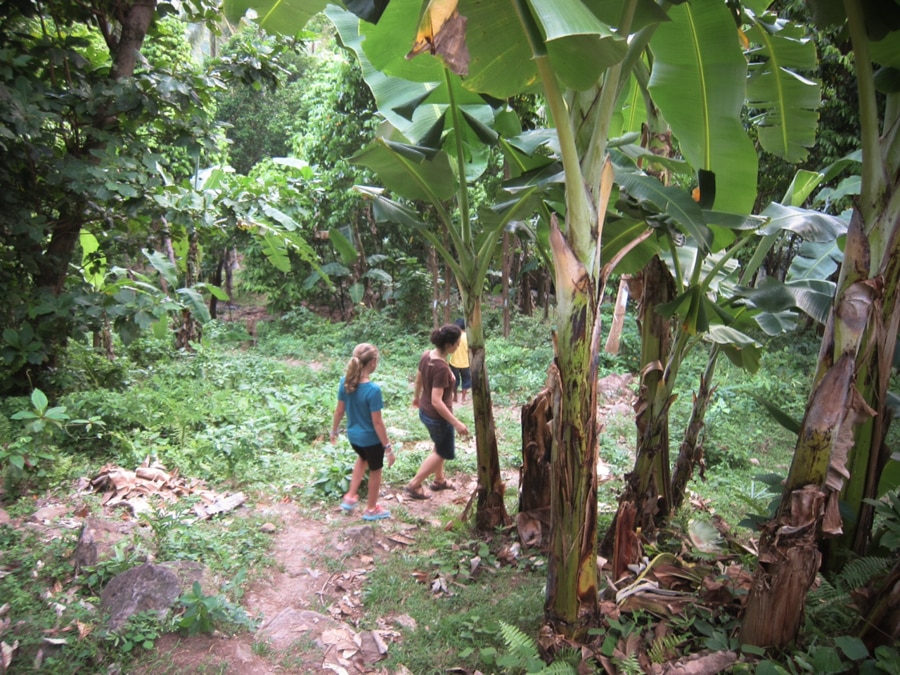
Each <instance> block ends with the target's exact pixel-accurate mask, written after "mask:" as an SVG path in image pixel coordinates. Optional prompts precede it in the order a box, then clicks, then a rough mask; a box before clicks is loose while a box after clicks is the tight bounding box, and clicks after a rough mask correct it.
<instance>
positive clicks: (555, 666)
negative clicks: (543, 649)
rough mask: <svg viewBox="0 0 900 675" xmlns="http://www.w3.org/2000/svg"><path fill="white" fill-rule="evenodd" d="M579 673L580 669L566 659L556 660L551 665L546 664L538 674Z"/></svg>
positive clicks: (571, 674)
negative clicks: (576, 668)
mask: <svg viewBox="0 0 900 675" xmlns="http://www.w3.org/2000/svg"><path fill="white" fill-rule="evenodd" d="M577 673H578V671H577V670H575V668H574V667H573V666H572V665H571V664H569V663H566V662H565V661H554V662H553V663H551V664H550V665H549V666H545V667H544V668H543V670H540V671H538V672H537V674H536V675H577ZM529 675H531V673H529Z"/></svg>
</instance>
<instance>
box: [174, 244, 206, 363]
mask: <svg viewBox="0 0 900 675" xmlns="http://www.w3.org/2000/svg"><path fill="white" fill-rule="evenodd" d="M199 259H200V250H199V247H198V245H197V232H196V231H192V232H191V233H190V235H189V236H188V255H187V265H186V266H185V269H186V272H185V278H184V286H185V288H190V287H191V286H193V285H194V282H195V281H196V279H197V272H198V270H199V268H200V265H199ZM202 333H203V329H202V327H201V326H200V323H199V322H198V321H197V319H195V318H194V315H193V314H191V311H190V310H189V309H186V308H185V309H182V310H181V325H180V326H179V327H178V330H177V331H176V332H175V347H176V348H177V349H187V350H190V351H192V350H193V349H194V348H193V346H192V345H191V343H192V342H199V341H200V338H201V336H202Z"/></svg>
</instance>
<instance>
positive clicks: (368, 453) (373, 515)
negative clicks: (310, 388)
mask: <svg viewBox="0 0 900 675" xmlns="http://www.w3.org/2000/svg"><path fill="white" fill-rule="evenodd" d="M377 367H378V348H377V347H376V346H375V345H372V344H369V343H367V342H364V343H362V344H359V345H356V348H355V349H354V350H353V356H351V357H350V361H348V363H347V370H346V372H345V373H344V377H342V378H341V382H340V384H339V385H338V402H337V407H336V408H335V409H334V420H333V421H332V424H331V442H332V443H334V442H335V441H336V440H337V435H338V428H339V426H340V424H341V419H342V418H343V417H344V413H345V412H346V413H347V439H348V440H349V441H350V445H351V446H352V447H353V450H354V451H356V454H357V457H356V464H354V466H353V475H352V477H351V479H350V489H349V490H348V491H347V494H345V495H344V498H343V499H342V500H341V508H342V509H344V510H345V511H350V510H352V509H353V507H354V506H356V503H357V502H358V501H359V494H358V491H359V487H360V485H361V484H362V479H363V475H364V474H365V472H366V469H367V468H368V470H369V492H368V500H367V502H368V503H367V508H366V510H365V511H363V520H381V519H382V518H390V517H391V513H390V511H388V510H387V509H385V508H384V507H382V506H380V505H379V504H378V491H379V489H380V488H381V470H382V467H383V466H384V459H385V456H387V464H388V467H391V466H393V464H394V452H393V448H392V447H391V443H390V441H389V440H388V437H387V429H386V428H385V426H384V421H383V420H382V419H381V409H382V408H383V407H384V403H383V401H382V398H381V387H379V386H378V385H377V384H375V383H374V382H372V381H371V380H370V379H369V377H370V376H371V374H372V373H373V372H375V368H377Z"/></svg>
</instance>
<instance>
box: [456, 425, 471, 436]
mask: <svg viewBox="0 0 900 675" xmlns="http://www.w3.org/2000/svg"><path fill="white" fill-rule="evenodd" d="M456 432H457V433H458V434H459V435H460V436H468V435H469V427H467V426H466V425H465V424H463V423H462V422H460V423H459V426H458V427H456Z"/></svg>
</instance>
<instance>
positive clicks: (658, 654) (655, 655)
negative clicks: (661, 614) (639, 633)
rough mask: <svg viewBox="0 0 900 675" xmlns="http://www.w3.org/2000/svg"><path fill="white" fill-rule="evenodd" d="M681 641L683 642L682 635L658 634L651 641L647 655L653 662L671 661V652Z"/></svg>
mask: <svg viewBox="0 0 900 675" xmlns="http://www.w3.org/2000/svg"><path fill="white" fill-rule="evenodd" d="M682 642H684V640H683V639H682V637H681V636H680V635H676V634H675V633H669V634H668V635H663V636H660V637H658V638H656V639H655V640H654V641H653V644H652V645H650V649H649V651H648V652H647V655H648V656H649V657H650V661H651V662H653V663H665V662H666V661H671V660H672V652H675V651H676V650H677V648H678V647H679V646H680V645H681V643H682Z"/></svg>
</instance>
